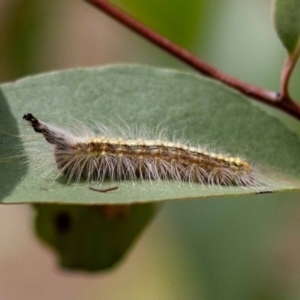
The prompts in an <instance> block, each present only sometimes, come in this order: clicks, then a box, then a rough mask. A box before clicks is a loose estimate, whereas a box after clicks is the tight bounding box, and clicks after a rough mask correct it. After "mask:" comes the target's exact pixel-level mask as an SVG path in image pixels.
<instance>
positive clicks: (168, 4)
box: [111, 0, 202, 47]
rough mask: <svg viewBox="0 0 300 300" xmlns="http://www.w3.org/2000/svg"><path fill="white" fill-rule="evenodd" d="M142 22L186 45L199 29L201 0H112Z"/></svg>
mask: <svg viewBox="0 0 300 300" xmlns="http://www.w3.org/2000/svg"><path fill="white" fill-rule="evenodd" d="M111 2H112V3H115V4H116V5H118V6H119V7H121V8H122V9H124V10H126V11H129V12H130V14H132V15H133V16H134V17H136V18H137V19H139V20H142V23H143V24H145V25H147V26H149V27H150V28H152V29H153V30H155V31H157V32H159V33H161V34H162V35H163V36H165V37H167V38H169V39H171V40H172V41H174V42H176V43H178V44H180V45H182V46H184V47H188V46H190V45H192V44H193V43H194V42H195V36H196V34H197V33H198V30H199V15H200V14H201V13H202V10H201V7H202V0H186V1H182V0H160V1H156V0H144V1H139V0H113V1H111Z"/></svg>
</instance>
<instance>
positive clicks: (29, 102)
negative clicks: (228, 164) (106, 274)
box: [0, 66, 300, 205]
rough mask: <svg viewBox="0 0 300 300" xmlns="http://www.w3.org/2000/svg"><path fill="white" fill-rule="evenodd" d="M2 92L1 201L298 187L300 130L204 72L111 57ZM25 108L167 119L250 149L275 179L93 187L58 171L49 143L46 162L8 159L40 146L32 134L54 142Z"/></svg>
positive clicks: (66, 116) (198, 137) (61, 120)
mask: <svg viewBox="0 0 300 300" xmlns="http://www.w3.org/2000/svg"><path fill="white" fill-rule="evenodd" d="M0 92H1V93H0V103H1V104H0V107H1V108H3V109H1V110H0V120H1V128H0V134H1V136H0V141H1V148H0V161H1V168H0V186H1V191H2V193H1V202H2V203H10V204H12V203H60V204H63V203H65V204H90V205H92V204H114V203H116V204H128V203H143V202H152V201H162V200H175V199H199V198H203V197H212V196H221V195H237V194H253V193H257V192H260V191H266V190H270V189H272V190H274V191H276V190H278V191H280V190H291V189H298V188H299V177H300V165H299V163H298V160H299V153H300V142H299V139H298V137H297V136H296V135H295V134H294V133H292V132H290V131H289V130H288V129H287V128H286V127H285V126H284V125H282V124H281V123H280V122H279V121H278V120H277V119H276V118H274V117H272V116H269V115H268V114H266V113H265V112H263V111H261V110H260V109H259V108H258V107H257V106H254V105H253V104H252V102H251V101H249V100H248V99H247V98H245V97H244V96H242V95H240V94H238V93H236V92H234V91H232V90H231V89H229V88H227V87H225V86H223V85H222V84H219V83H217V82H214V81H212V80H209V79H207V78H205V77H201V76H196V75H193V74H189V73H184V72H177V71H173V70H163V69H154V68H149V67H141V66H108V67H103V68H97V69H81V70H70V71H62V72H54V73H50V74H44V75H39V76H33V77H28V78H25V79H23V80H20V81H18V82H15V83H9V84H4V85H2V86H1V90H0ZM5 101H7V103H8V104H5ZM28 112H31V113H33V114H34V115H36V116H37V117H38V118H40V119H41V120H43V121H45V122H48V123H51V124H55V125H57V126H60V127H62V128H64V127H68V125H70V123H74V119H72V118H75V119H77V120H80V121H82V122H83V123H85V124H87V125H88V124H91V123H92V122H101V123H103V124H105V125H107V126H110V125H111V124H120V125H124V122H125V123H126V124H129V126H130V127H135V126H136V127H138V128H139V127H147V128H150V129H156V128H157V125H158V124H161V126H160V127H161V128H165V129H167V133H168V136H169V137H170V139H171V138H172V137H173V136H174V135H176V136H178V137H184V139H187V140H189V141H190V142H191V143H192V144H194V145H197V144H200V145H203V144H204V145H211V148H213V149H219V150H223V151H225V152H226V153H230V154H231V155H232V156H237V155H238V156H240V155H241V156H245V157H247V160H248V161H250V162H253V164H254V165H257V166H258V167H259V169H260V170H261V172H262V173H263V177H264V178H265V180H266V181H268V182H270V184H271V186H266V187H248V188H247V187H238V186H232V187H218V186H214V187H211V186H206V185H200V184H197V183H181V184H178V183H177V182H173V181H164V182H149V181H144V182H143V181H137V182H135V183H134V184H133V183H132V182H130V181H123V182H105V183H104V184H103V185H102V186H101V187H100V188H102V189H106V188H110V187H114V186H118V187H119V188H118V190H114V191H111V192H108V193H99V192H95V191H92V190H90V189H89V187H90V186H94V187H96V188H97V187H98V188H99V186H98V185H97V184H86V183H71V184H66V182H65V181H63V180H61V179H56V177H57V174H58V172H57V170H56V166H55V163H54V160H52V155H53V154H52V153H51V152H49V153H48V152H45V156H46V154H47V157H48V158H49V159H50V160H51V162H52V165H49V166H48V165H45V162H44V161H36V160H35V158H34V157H33V158H32V159H30V160H29V162H28V164H27V165H26V166H25V167H24V166H23V165H22V164H20V163H18V160H16V159H5V157H7V156H11V155H13V154H14V152H12V149H17V150H18V149H19V150H20V146H23V147H26V148H32V147H37V146H36V145H39V144H36V142H34V141H32V139H33V138H35V139H37V140H40V141H41V142H40V143H41V144H42V145H44V144H45V145H47V142H45V141H44V140H43V137H42V136H40V135H39V134H37V133H35V132H33V130H32V128H31V127H30V126H26V124H25V122H24V121H23V120H22V116H23V114H24V113H28ZM76 124H78V122H76V121H75V125H76ZM17 131H18V132H19V134H20V135H19V137H16V136H15V135H16V132H17ZM43 149H44V148H43V147H42V148H41V149H40V151H44V150H43ZM38 150H39V148H38ZM1 157H2V159H1ZM37 165H39V166H40V168H37Z"/></svg>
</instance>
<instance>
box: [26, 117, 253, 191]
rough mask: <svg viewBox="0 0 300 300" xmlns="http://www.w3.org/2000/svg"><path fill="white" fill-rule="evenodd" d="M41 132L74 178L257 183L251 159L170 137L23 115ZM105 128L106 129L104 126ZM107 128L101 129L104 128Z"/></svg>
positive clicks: (62, 171) (61, 166) (61, 168)
mask: <svg viewBox="0 0 300 300" xmlns="http://www.w3.org/2000/svg"><path fill="white" fill-rule="evenodd" d="M23 119H24V120H26V121H27V122H28V123H29V124H30V125H31V126H32V128H33V129H34V131H35V132H37V133H40V134H42V135H43V136H44V138H45V139H46V141H47V142H48V143H50V144H52V145H53V154H54V159H55V162H56V166H57V169H58V171H59V174H64V175H65V176H67V178H68V180H75V181H81V180H86V181H99V182H102V181H103V180H104V179H106V178H108V179H110V180H112V181H113V180H132V181H135V180H138V179H143V180H175V181H178V182H196V183H199V184H209V185H221V186H231V185H234V186H236V185H238V186H251V185H253V184H254V179H253V167H252V166H251V165H250V164H249V163H247V162H246V161H244V160H242V159H240V158H237V157H230V156H226V155H222V154H216V153H209V152H207V151H204V150H202V149H201V148H199V147H191V146H189V145H184V144H182V143H179V142H177V141H168V140H167V139H165V138H158V139H157V140H156V139H148V140H147V139H141V138H138V137H134V136H130V137H129V138H128V134H127V135H125V134H123V135H124V136H123V137H122V136H120V137H117V136H107V135H105V134H106V132H105V130H102V132H100V134H96V133H95V132H93V131H91V130H85V132H84V134H80V133H79V132H78V131H75V130H70V131H68V130H64V129H61V128H58V127H55V126H52V125H48V124H46V123H44V122H41V121H39V120H38V119H37V118H36V117H34V116H33V115H32V114H31V113H27V114H25V115H24V116H23ZM100 129H101V128H100ZM100 131H101V130H100Z"/></svg>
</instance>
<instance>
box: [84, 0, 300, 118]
mask: <svg viewBox="0 0 300 300" xmlns="http://www.w3.org/2000/svg"><path fill="white" fill-rule="evenodd" d="M86 1H87V2H89V3H90V4H92V5H94V6H95V7H96V8H98V9H100V10H101V11H103V12H105V13H106V14H107V15H109V16H110V17H112V18H114V19H115V20H117V21H118V22H120V23H121V24H123V25H125V26H126V27H128V28H129V29H131V30H132V31H134V32H136V33H137V34H139V35H140V36H142V37H143V38H145V39H147V40H148V41H150V42H151V43H153V44H155V45H157V46H158V47H160V48H162V49H163V50H165V51H166V52H169V53H170V54H172V55H173V56H175V57H177V58H178V59H179V60H181V61H183V62H184V63H186V64H187V65H189V66H190V67H192V68H194V69H196V70H197V71H198V72H200V73H202V74H203V75H205V76H207V77H210V78H212V79H214V80H217V81H220V82H222V83H224V84H226V85H227V86H230V87H232V88H233V89H235V90H238V91H239V92H241V93H242V94H244V95H246V96H248V97H251V98H253V99H255V100H257V101H259V102H263V103H265V104H268V105H270V106H273V107H276V108H278V109H280V110H283V111H285V112H287V113H288V114H290V115H292V116H294V117H295V118H297V119H299V120H300V105H299V104H297V103H296V102H295V101H293V100H292V99H291V98H290V97H289V96H288V95H287V97H286V95H285V96H284V98H283V97H281V95H278V94H277V93H275V92H273V91H268V90H265V89H262V88H260V87H257V86H254V85H251V84H249V83H246V82H243V81H240V80H238V79H236V78H234V77H232V76H230V75H228V74H225V73H223V72H221V71H219V70H218V69H216V68H214V67H212V66H211V65H209V64H208V63H206V62H205V61H203V60H201V59H200V58H198V57H197V56H195V55H194V54H192V53H190V52H189V51H187V50H185V49H183V48H181V47H179V46H178V45H176V44H174V43H173V42H171V41H170V40H168V39H166V38H165V37H163V36H161V35H159V34H158V33H156V32H154V31H153V30H151V29H150V28H148V27H146V26H145V25H143V24H141V23H140V22H139V21H137V20H135V19H134V18H132V17H131V16H129V15H128V14H126V13H125V12H124V11H122V10H120V9H118V8H117V7H115V6H114V5H112V4H111V3H109V2H107V1H106V0H86Z"/></svg>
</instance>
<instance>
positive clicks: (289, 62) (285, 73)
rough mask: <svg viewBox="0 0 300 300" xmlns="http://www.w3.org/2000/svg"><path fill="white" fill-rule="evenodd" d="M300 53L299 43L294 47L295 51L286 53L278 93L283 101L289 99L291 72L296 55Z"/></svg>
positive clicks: (295, 61) (296, 58)
mask: <svg viewBox="0 0 300 300" xmlns="http://www.w3.org/2000/svg"><path fill="white" fill-rule="evenodd" d="M299 54H300V44H299V45H298V46H297V47H296V49H295V51H294V52H293V53H291V54H289V55H288V57H287V58H286V60H285V62H284V65H283V68H282V72H281V81H280V94H281V100H282V101H285V100H286V99H288V100H289V99H290V95H289V89H288V87H289V81H290V78H291V74H292V72H293V70H294V67H295V65H296V63H297V60H298V57H299Z"/></svg>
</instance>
